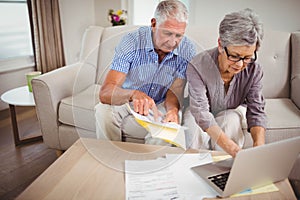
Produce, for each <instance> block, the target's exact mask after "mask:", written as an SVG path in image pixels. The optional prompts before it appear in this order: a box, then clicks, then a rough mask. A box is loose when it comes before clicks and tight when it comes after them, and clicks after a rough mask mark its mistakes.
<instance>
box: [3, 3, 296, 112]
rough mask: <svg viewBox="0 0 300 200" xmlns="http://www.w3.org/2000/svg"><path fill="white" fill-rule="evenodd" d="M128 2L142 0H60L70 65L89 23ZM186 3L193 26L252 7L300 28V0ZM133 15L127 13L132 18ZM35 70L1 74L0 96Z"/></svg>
mask: <svg viewBox="0 0 300 200" xmlns="http://www.w3.org/2000/svg"><path fill="white" fill-rule="evenodd" d="M129 1H141V0H109V1H107V0H84V1H83V0H59V6H60V11H61V25H62V34H63V41H64V51H65V57H66V63H67V64H71V63H74V62H76V61H77V60H78V56H79V51H80V47H81V39H82V35H83V32H84V30H85V29H86V28H87V27H88V26H90V25H99V26H104V27H107V26H111V25H110V23H109V22H108V20H107V12H108V9H110V8H112V9H114V10H117V9H128V11H130V9H132V8H130V7H129V4H128V2H129ZM144 1H152V0H144ZM184 2H188V4H189V7H190V25H198V26H200V27H201V26H202V27H208V26H210V27H215V28H216V29H217V28H218V26H219V23H220V21H221V20H222V18H223V17H224V15H225V14H227V13H229V12H232V11H237V10H240V9H243V8H246V7H249V8H252V9H254V10H255V11H256V12H257V13H258V14H259V15H260V17H261V19H262V21H263V22H264V25H265V27H266V28H270V29H276V30H284V31H296V30H300V20H299V19H300V0H251V1H249V0H209V1H208V0H184ZM146 9H147V7H146ZM131 14H132V13H130V12H128V17H129V18H130V17H131V16H130V15H131ZM134 17H135V18H137V17H138V16H134ZM149 20H150V19H149ZM33 70H34V69H33V68H27V69H23V70H17V71H10V72H5V73H0V95H1V94H2V93H3V92H4V91H6V90H8V89H11V88H14V87H17V86H21V85H24V84H26V80H25V75H24V74H25V73H26V72H28V71H33ZM4 108H7V105H6V104H5V103H3V102H0V110H2V109H4Z"/></svg>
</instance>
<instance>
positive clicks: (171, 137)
mask: <svg viewBox="0 0 300 200" xmlns="http://www.w3.org/2000/svg"><path fill="white" fill-rule="evenodd" d="M127 105H128V109H129V110H130V112H131V113H132V115H133V116H134V118H135V120H136V121H137V122H138V123H139V124H140V125H141V126H143V127H144V128H145V129H146V130H147V131H149V133H150V134H151V136H152V137H153V138H160V139H162V140H164V141H166V142H168V143H170V144H173V145H175V146H177V147H181V148H183V149H184V150H186V143H185V134H184V130H185V129H187V127H184V126H180V125H179V124H177V123H174V122H167V123H162V122H161V121H162V117H159V119H158V120H157V121H154V117H153V115H152V114H149V115H147V116H144V115H140V114H138V113H136V112H134V110H133V109H132V108H131V107H130V105H129V104H127Z"/></svg>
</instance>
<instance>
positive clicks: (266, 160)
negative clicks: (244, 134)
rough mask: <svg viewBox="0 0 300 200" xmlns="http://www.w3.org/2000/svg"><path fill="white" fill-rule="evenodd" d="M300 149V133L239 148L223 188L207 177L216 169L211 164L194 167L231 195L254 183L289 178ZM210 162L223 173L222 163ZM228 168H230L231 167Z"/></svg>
mask: <svg viewBox="0 0 300 200" xmlns="http://www.w3.org/2000/svg"><path fill="white" fill-rule="evenodd" d="M299 152H300V137H294V138H290V139H286V140H281V141H278V142H274V143H269V144H266V145H262V146H259V147H254V148H249V149H243V150H241V151H239V153H238V154H237V155H236V157H235V159H234V161H233V164H232V168H231V169H230V175H229V177H228V180H227V183H226V185H225V189H224V191H223V192H222V191H221V190H220V189H218V188H217V187H216V186H214V184H213V183H212V182H211V181H210V180H208V179H207V177H208V176H207V175H208V174H211V173H212V172H211V171H210V170H208V169H210V166H204V167H203V170H202V168H201V166H197V167H195V168H197V169H193V170H194V171H195V172H196V173H197V174H199V175H200V176H201V177H202V178H204V180H206V182H207V183H209V184H210V185H211V186H212V187H213V188H214V189H215V190H216V191H217V192H218V193H219V194H220V196H222V197H227V196H230V195H232V194H235V193H238V192H241V191H243V190H245V189H248V188H251V187H253V186H259V185H265V184H268V183H271V182H277V181H281V180H283V179H285V178H287V177H288V176H289V173H290V171H291V169H292V167H293V165H294V162H295V160H296V159H297V157H298V155H299ZM209 165H211V166H212V165H215V166H214V167H212V168H217V169H218V170H219V173H222V172H221V171H220V167H218V166H219V164H217V165H216V164H213V163H211V164H209ZM222 165H224V164H222ZM222 165H221V166H222ZM203 171H207V174H204V173H203ZM208 171H210V172H208ZM227 171H229V170H228V169H227ZM199 172H200V173H199ZM224 172H226V169H224ZM209 176H210V175H209Z"/></svg>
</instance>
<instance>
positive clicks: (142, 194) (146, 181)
mask: <svg viewBox="0 0 300 200" xmlns="http://www.w3.org/2000/svg"><path fill="white" fill-rule="evenodd" d="M210 162H212V157H211V155H210V153H204V154H167V155H166V157H165V158H158V159H156V160H126V161H125V170H126V172H125V181H126V199H135V200H138V199H143V200H144V199H151V200H155V199H195V200H197V199H203V198H204V197H216V195H217V193H216V192H215V191H214V190H213V189H212V188H211V187H209V186H208V185H207V184H206V183H205V182H204V180H202V179H201V178H199V177H197V176H195V174H194V172H193V171H192V170H191V169H190V168H191V167H193V166H196V165H201V164H206V163H210Z"/></svg>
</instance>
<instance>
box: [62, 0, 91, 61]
mask: <svg viewBox="0 0 300 200" xmlns="http://www.w3.org/2000/svg"><path fill="white" fill-rule="evenodd" d="M59 8H60V18H61V27H62V36H63V44H64V53H65V59H66V63H67V64H71V63H74V62H76V61H78V58H79V50H80V47H81V38H82V35H83V33H84V30H85V29H86V28H87V27H88V26H90V25H94V24H95V21H96V18H95V9H94V8H95V2H94V0H84V1H83V0H59Z"/></svg>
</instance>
